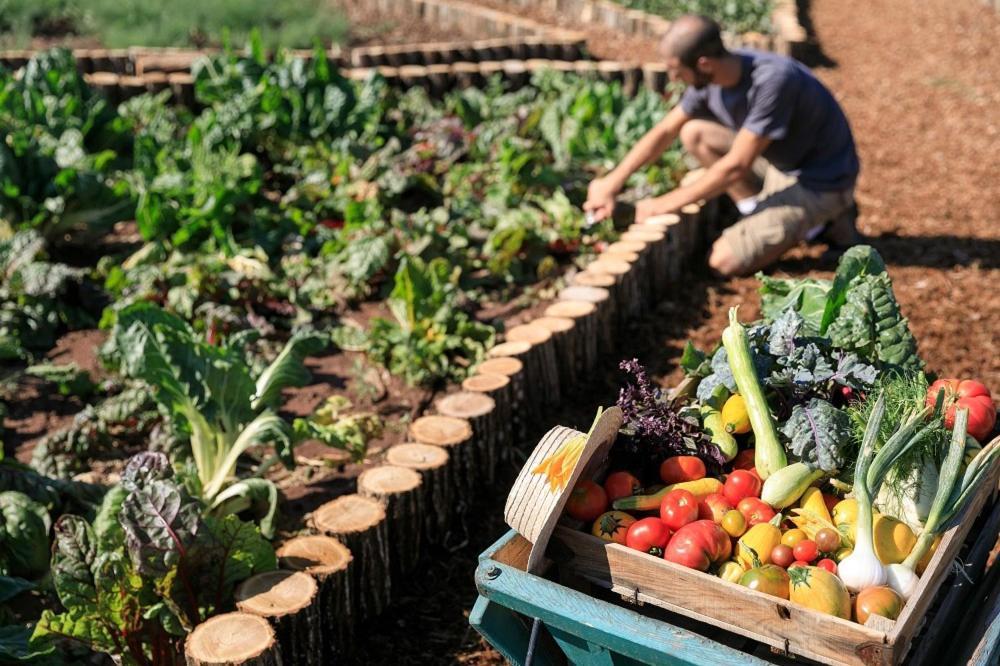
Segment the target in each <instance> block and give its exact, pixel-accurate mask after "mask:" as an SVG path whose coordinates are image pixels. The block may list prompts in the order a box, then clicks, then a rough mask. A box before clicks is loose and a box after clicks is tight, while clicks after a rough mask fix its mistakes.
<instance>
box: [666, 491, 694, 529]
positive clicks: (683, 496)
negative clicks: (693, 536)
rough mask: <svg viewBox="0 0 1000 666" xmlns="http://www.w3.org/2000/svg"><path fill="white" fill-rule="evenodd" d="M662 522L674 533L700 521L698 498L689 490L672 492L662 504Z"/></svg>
mask: <svg viewBox="0 0 1000 666" xmlns="http://www.w3.org/2000/svg"><path fill="white" fill-rule="evenodd" d="M660 520H662V521H663V523H664V524H665V525H666V526H667V527H669V528H670V529H672V530H674V531H677V530H679V529H680V528H682V527H684V526H685V525H687V524H688V523H692V522H694V521H696V520H698V498H697V497H695V496H694V495H693V494H692V493H691V491H689V490H682V489H680V488H678V489H677V490H671V491H670V492H669V493H667V494H666V496H665V497H664V498H663V500H662V501H661V502H660Z"/></svg>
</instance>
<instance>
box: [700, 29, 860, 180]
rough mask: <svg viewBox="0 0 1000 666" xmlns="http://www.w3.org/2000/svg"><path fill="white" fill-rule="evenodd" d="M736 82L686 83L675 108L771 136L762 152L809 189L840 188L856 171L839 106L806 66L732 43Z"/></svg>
mask: <svg viewBox="0 0 1000 666" xmlns="http://www.w3.org/2000/svg"><path fill="white" fill-rule="evenodd" d="M734 53H735V54H736V55H737V56H739V58H740V59H741V61H742V76H741V78H740V82H739V83H738V84H737V85H736V86H734V87H731V88H723V87H721V86H718V85H715V84H709V85H707V86H705V87H704V88H702V89H701V90H699V89H697V88H695V87H694V86H688V88H687V90H685V91H684V94H683V96H682V97H681V108H683V109H684V111H685V113H687V114H688V115H689V116H691V117H692V118H706V119H710V120H715V121H716V122H719V123H721V124H722V125H724V126H726V127H729V128H730V129H733V130H739V129H746V130H749V131H751V132H753V133H754V134H756V135H758V136H766V137H769V138H770V139H771V140H772V141H771V144H770V145H769V146H768V147H767V150H765V151H764V158H765V159H767V161H768V162H770V163H771V164H773V165H774V166H775V167H777V168H778V169H780V170H781V171H783V172H785V173H787V174H790V175H793V176H796V177H797V178H798V179H799V182H800V183H802V184H803V185H804V186H806V187H808V188H809V189H812V190H818V191H834V190H843V189H846V188H848V187H851V186H853V185H854V182H855V180H857V176H858V154H857V151H856V150H855V147H854V137H853V136H852V135H851V127H850V125H849V124H848V123H847V118H846V117H845V116H844V112H843V110H841V108H840V105H839V104H838V103H837V100H835V99H834V98H833V95H832V94H830V91H829V90H827V89H826V87H825V86H824V85H823V84H822V83H820V82H819V80H818V79H816V77H815V76H813V75H812V72H810V71H809V70H808V69H807V68H806V67H804V66H803V65H801V64H799V63H798V62H796V61H794V60H792V59H791V58H786V57H784V56H779V55H775V54H773V53H761V52H759V51H751V50H749V49H738V50H736V51H734Z"/></svg>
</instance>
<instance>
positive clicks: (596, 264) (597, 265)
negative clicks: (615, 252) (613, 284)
mask: <svg viewBox="0 0 1000 666" xmlns="http://www.w3.org/2000/svg"><path fill="white" fill-rule="evenodd" d="M630 270H632V264H630V263H628V262H627V261H619V260H618V259H595V260H594V261H592V262H590V264H588V265H587V268H585V269H584V272H586V273H603V274H605V275H611V276H618V275H625V274H626V273H628V272H629V271H630Z"/></svg>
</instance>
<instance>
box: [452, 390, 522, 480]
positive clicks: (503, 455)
mask: <svg viewBox="0 0 1000 666" xmlns="http://www.w3.org/2000/svg"><path fill="white" fill-rule="evenodd" d="M462 390H463V391H470V392H473V393H482V394H484V395H487V396H489V397H490V398H492V399H493V404H494V405H495V408H494V411H495V413H496V418H495V419H494V426H493V427H494V428H495V429H496V435H495V447H496V450H495V452H494V455H495V456H496V462H495V463H494V465H493V469H492V471H493V474H494V476H493V477H491V479H492V478H495V475H496V467H497V466H499V465H500V464H501V463H503V462H504V461H506V460H509V459H510V451H511V447H513V446H514V443H515V442H514V428H513V420H512V414H511V404H512V403H513V385H512V384H511V381H510V377H507V376H506V375H500V374H484V373H481V372H480V373H478V374H475V375H472V376H471V377H467V378H466V379H465V381H463V382H462Z"/></svg>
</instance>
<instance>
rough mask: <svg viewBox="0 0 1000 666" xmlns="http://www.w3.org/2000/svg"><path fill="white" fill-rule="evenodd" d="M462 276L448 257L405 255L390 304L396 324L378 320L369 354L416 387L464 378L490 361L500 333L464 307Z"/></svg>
mask: <svg viewBox="0 0 1000 666" xmlns="http://www.w3.org/2000/svg"><path fill="white" fill-rule="evenodd" d="M458 278H459V271H458V269H453V268H452V267H451V266H450V265H449V264H448V262H447V260H445V259H443V258H438V259H434V260H432V261H430V262H427V263H425V262H423V261H421V260H420V259H417V258H411V257H404V258H403V260H402V261H401V262H400V266H399V270H397V271H396V279H395V286H394V287H393V290H392V293H391V294H390V296H389V299H388V301H387V304H388V306H389V311H390V312H392V315H393V319H394V321H389V320H387V319H383V318H377V319H375V320H373V321H372V325H371V329H370V330H369V331H368V345H367V353H368V356H369V357H370V358H372V359H373V360H375V361H376V362H378V363H380V364H382V365H383V366H384V367H385V368H386V369H388V370H389V372H391V373H393V374H395V375H399V376H401V377H403V378H404V379H405V380H406V381H407V382H408V383H410V384H421V385H427V386H429V385H434V384H438V383H441V382H444V381H448V380H451V381H460V380H461V379H463V378H464V377H465V376H466V374H467V373H468V370H469V368H471V367H472V366H474V365H475V364H476V363H478V362H479V361H481V360H482V359H483V358H484V357H485V355H486V350H487V349H488V348H489V346H490V345H491V344H492V343H493V338H494V331H493V329H492V328H490V327H489V326H486V325H485V324H481V323H479V322H476V321H473V320H472V319H471V318H470V317H469V315H468V314H466V313H465V312H463V311H462V310H461V309H459V296H460V291H459V288H458Z"/></svg>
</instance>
